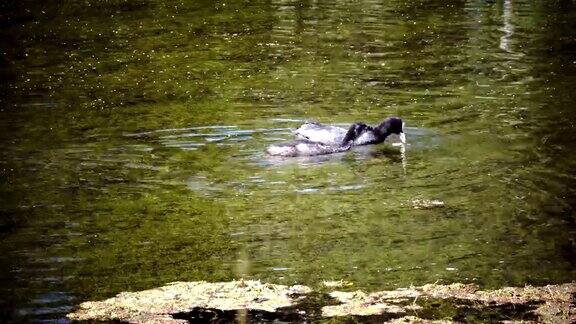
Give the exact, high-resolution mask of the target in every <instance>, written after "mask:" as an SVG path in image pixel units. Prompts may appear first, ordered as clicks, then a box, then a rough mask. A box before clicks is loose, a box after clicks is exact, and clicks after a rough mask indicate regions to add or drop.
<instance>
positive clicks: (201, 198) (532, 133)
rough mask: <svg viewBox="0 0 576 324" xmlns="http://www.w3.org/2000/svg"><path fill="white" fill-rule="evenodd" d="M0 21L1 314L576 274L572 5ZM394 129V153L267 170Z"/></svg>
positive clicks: (122, 6) (8, 8) (19, 13)
mask: <svg viewBox="0 0 576 324" xmlns="http://www.w3.org/2000/svg"><path fill="white" fill-rule="evenodd" d="M0 6H1V7H2V9H3V11H4V12H5V14H3V15H2V18H1V19H2V25H1V26H2V29H1V30H0V34H1V37H2V39H3V43H4V44H3V45H4V46H3V48H2V55H1V57H2V61H1V65H0V68H1V72H0V73H1V74H2V77H3V79H4V80H5V82H3V83H2V86H0V88H1V91H2V94H3V95H2V96H1V97H0V100H1V102H0V105H1V106H0V110H1V111H0V129H2V131H1V132H0V163H1V166H0V179H1V181H0V240H1V243H0V264H1V266H0V287H2V288H0V309H1V313H0V315H2V317H3V318H6V319H13V320H20V321H21V320H45V319H54V318H62V317H63V316H64V315H65V314H66V313H67V312H68V311H70V309H72V308H73V307H74V305H76V304H78V303H80V302H82V301H84V300H90V299H99V298H107V297H111V296H113V295H114V294H116V293H118V292H121V291H126V290H139V289H146V288H151V287H155V286H160V285H164V284H165V283H167V282H171V281H186V280H208V281H216V280H231V279H235V278H239V277H245V278H254V279H262V280H264V281H267V282H273V283H280V284H293V283H301V284H307V285H310V286H313V287H314V286H317V285H318V284H319V283H320V282H321V281H322V280H338V279H345V280H348V281H351V282H354V284H355V286H354V289H356V288H365V289H383V288H395V287H405V286H408V285H411V284H414V285H419V284H424V283H430V282H435V281H437V280H440V281H442V282H446V283H450V282H475V283H477V284H479V285H481V286H482V287H500V286H503V285H525V284H548V283H559V282H566V281H571V280H574V278H575V275H576V272H575V270H574V269H575V264H574V261H575V260H576V243H575V241H574V238H575V237H576V226H575V218H574V206H575V202H576V191H575V189H574V186H573V184H574V183H575V182H574V180H575V174H576V173H575V171H576V162H575V161H576V153H575V152H576V144H575V143H576V142H575V140H576V136H575V135H576V131H575V128H574V122H575V119H574V116H575V113H576V111H575V109H576V105H575V102H576V101H575V99H576V98H575V97H576V91H575V90H576V89H575V88H574V87H575V86H574V85H575V84H576V34H575V30H576V4H574V2H573V1H521V0H504V1H472V0H471V1H457V0H453V1H436V0H420V1H413V2H405V1H375V0H364V1H278V0H272V1H230V2H222V1H217V2H213V1H195V2H194V3H187V2H170V3H163V2H159V1H123V0H116V1H109V2H98V1H85V2H82V3H78V2H75V1H74V2H69V1H64V2H58V3H57V4H56V3H45V4H38V3H36V2H28V1H25V2H9V3H6V4H2V5H0ZM390 115H397V116H401V117H402V118H403V119H404V120H405V121H406V123H407V125H408V126H409V127H408V128H407V137H408V141H409V142H410V146H409V147H408V148H407V150H406V152H405V154H401V152H400V151H399V149H398V148H396V147H393V146H391V145H389V144H384V145H377V146H371V147H363V148H356V149H353V150H351V151H349V152H346V153H342V154H336V155H333V156H322V157H314V158H295V159H273V158H271V157H267V156H266V155H265V154H264V153H263V152H264V149H265V148H266V146H267V145H269V144H271V143H275V142H278V141H283V140H289V139H291V138H292V133H291V130H292V129H294V128H296V127H298V125H299V124H301V123H302V122H303V121H305V120H316V121H319V122H323V123H330V124H349V123H352V122H356V121H364V122H366V123H370V124H376V123H378V122H380V121H381V120H382V119H383V118H385V117H386V116H390ZM416 199H426V200H441V201H443V202H444V203H445V207H444V208H434V209H415V208H414V206H413V203H412V202H413V201H414V200H416Z"/></svg>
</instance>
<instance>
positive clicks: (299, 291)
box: [67, 280, 576, 323]
mask: <svg viewBox="0 0 576 324" xmlns="http://www.w3.org/2000/svg"><path fill="white" fill-rule="evenodd" d="M350 284H351V283H348V282H346V281H343V280H340V281H325V282H324V285H325V286H330V285H341V286H345V285H350ZM309 293H311V289H310V288H308V287H306V286H299V285H296V286H283V285H274V284H265V283H261V282H260V281H243V280H240V281H232V282H217V283H208V282H204V281H200V282H176V283H172V284H168V285H166V286H164V287H160V288H155V289H150V290H145V291H140V292H124V293H120V294H118V295H117V296H116V297H113V298H110V299H107V300H104V301H98V302H85V303H82V304H80V307H79V309H78V310H76V311H75V312H73V313H70V314H68V315H67V316H68V318H69V319H71V320H99V321H111V320H119V321H124V322H130V323H186V322H187V320H186V319H199V318H203V319H208V318H213V317H214V316H216V318H221V319H223V318H228V319H230V321H233V320H234V318H235V314H237V312H240V313H242V312H244V313H243V314H245V316H256V317H255V318H256V319H257V318H261V316H265V317H266V318H268V319H270V320H274V319H278V320H280V319H282V320H287V321H296V322H306V321H316V320H320V316H322V317H338V316H372V318H373V319H374V316H377V317H376V319H377V320H378V321H381V322H388V323H450V322H451V321H457V322H460V321H465V322H466V321H480V322H482V321H490V322H494V321H500V320H502V321H507V322H513V321H533V322H538V323H540V322H544V323H573V322H575V321H576V310H575V305H574V304H573V298H574V297H573V296H574V295H575V294H576V283H567V284H562V285H549V286H544V287H532V286H526V287H505V288H501V289H498V290H493V291H483V290H479V288H478V286H476V285H474V284H462V283H454V284H450V285H438V284H428V285H424V286H419V287H410V288H401V289H396V290H389V291H380V292H374V293H365V292H362V291H355V292H342V291H333V292H331V293H330V294H329V295H330V297H331V298H333V299H336V300H337V301H338V302H340V304H338V305H329V306H324V307H322V308H321V313H320V312H319V311H318V310H319V309H320V307H321V306H322V305H328V304H333V301H332V300H329V299H328V298H325V299H324V300H320V299H315V298H318V296H316V297H315V296H313V295H310V296H309V298H308V299H307V298H306V296H304V295H307V294H309ZM310 300H315V302H312V303H311V302H310ZM439 303H445V307H447V308H449V309H453V310H454V312H453V313H452V312H448V313H438V311H437V310H438V308H437V306H434V305H439ZM302 307H304V308H302ZM258 312H260V313H258ZM246 314H247V315H246ZM470 314H473V315H470ZM416 315H418V316H419V317H416ZM211 316H212V317H211ZM315 316H317V317H315ZM467 316H472V317H470V318H468V317H467ZM474 316H476V317H474ZM478 316H480V317H478ZM482 316H486V317H482Z"/></svg>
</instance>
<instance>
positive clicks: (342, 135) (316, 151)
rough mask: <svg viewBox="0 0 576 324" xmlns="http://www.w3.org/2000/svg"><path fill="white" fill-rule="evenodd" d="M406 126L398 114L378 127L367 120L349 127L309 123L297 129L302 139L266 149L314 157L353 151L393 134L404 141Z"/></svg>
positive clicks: (284, 154) (282, 153) (380, 141)
mask: <svg viewBox="0 0 576 324" xmlns="http://www.w3.org/2000/svg"><path fill="white" fill-rule="evenodd" d="M403 127H404V123H403V122H402V119H400V118H397V117H389V118H386V120H384V121H383V122H382V123H381V124H380V125H377V126H375V127H372V126H368V125H366V124H364V123H355V124H352V125H351V126H350V127H349V128H348V129H347V130H346V129H345V128H342V127H336V126H325V125H321V124H319V123H315V122H308V123H305V124H303V125H302V126H300V127H299V128H298V129H297V130H296V131H295V132H294V133H295V135H296V138H298V140H296V141H293V142H288V143H281V144H274V145H271V146H269V147H268V148H267V149H266V152H267V153H268V154H270V155H276V156H312V155H322V154H331V153H339V152H344V151H347V150H349V149H350V148H351V147H352V146H357V145H367V144H378V143H382V142H384V140H385V139H386V137H388V136H389V135H391V134H398V135H399V136H400V140H401V141H402V143H404V142H405V141H406V138H405V135H404V130H403Z"/></svg>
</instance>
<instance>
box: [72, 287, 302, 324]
mask: <svg viewBox="0 0 576 324" xmlns="http://www.w3.org/2000/svg"><path fill="white" fill-rule="evenodd" d="M310 291H311V289H310V288H308V287H306V286H299V285H296V286H283V285H273V284H266V283H261V282H260V281H253V280H248V281H244V280H240V281H232V282H216V283H208V282H205V281H197V282H175V283H171V284H168V285H166V286H163V287H160V288H155V289H150V290H144V291H140V292H123V293H120V294H118V295H116V297H112V298H110V299H107V300H104V301H97V302H85V303H82V304H80V308H79V309H78V310H77V311H76V312H74V313H70V314H68V315H67V316H68V318H69V319H71V320H101V321H110V320H120V321H126V322H130V323H144V322H145V323H150V322H157V323H159V322H162V323H186V322H187V321H184V320H180V319H175V318H173V317H172V316H171V315H174V314H178V313H186V312H191V311H192V310H194V309H196V308H203V309H218V310H224V311H230V310H261V311H266V312H274V311H276V310H277V309H278V308H283V307H289V306H292V305H293V304H294V302H295V301H296V300H298V299H299V298H301V296H302V295H305V294H307V293H309V292H310Z"/></svg>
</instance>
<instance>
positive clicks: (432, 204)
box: [412, 199, 444, 209]
mask: <svg viewBox="0 0 576 324" xmlns="http://www.w3.org/2000/svg"><path fill="white" fill-rule="evenodd" d="M412 205H413V206H414V208H416V209H431V208H439V207H444V202H443V201H441V200H428V199H414V200H412Z"/></svg>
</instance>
